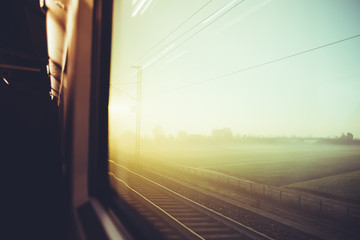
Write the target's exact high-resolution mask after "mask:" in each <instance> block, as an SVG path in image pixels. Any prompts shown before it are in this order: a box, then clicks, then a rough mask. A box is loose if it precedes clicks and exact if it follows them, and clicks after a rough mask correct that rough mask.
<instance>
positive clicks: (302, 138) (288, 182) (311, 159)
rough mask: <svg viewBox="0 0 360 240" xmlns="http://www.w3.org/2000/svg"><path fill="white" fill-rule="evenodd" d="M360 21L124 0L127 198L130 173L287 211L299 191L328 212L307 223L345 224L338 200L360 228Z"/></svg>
mask: <svg viewBox="0 0 360 240" xmlns="http://www.w3.org/2000/svg"><path fill="white" fill-rule="evenodd" d="M359 9H360V3H359V1H356V0H354V1H351V0H346V1H337V0H326V1H324V0H320V1H310V0H305V1H287V0H279V1H271V0H255V1H244V0H232V1H230V0H229V1H222V0H213V1H209V0H196V1H194V0H181V1H175V0H173V1H168V0H132V1H120V0H119V1H116V0H115V1H114V9H113V32H112V35H113V36H112V50H111V78H110V103H109V178H110V180H111V184H112V186H113V188H114V189H116V190H117V191H118V193H119V195H120V196H122V197H124V198H126V194H125V195H124V192H129V191H130V190H129V188H128V187H130V188H131V184H132V182H131V181H132V180H130V177H127V174H128V172H127V170H126V169H129V170H131V171H135V172H137V173H138V174H142V175H146V176H147V177H149V178H151V179H152V180H154V181H158V182H162V183H161V184H164V185H166V186H167V187H169V185H170V184H168V183H164V180H161V179H160V177H159V175H161V176H167V177H171V178H174V179H180V180H179V181H180V182H183V183H186V184H190V185H193V186H197V187H201V188H206V189H207V190H208V191H212V192H216V193H220V194H222V195H224V194H225V193H223V192H222V191H225V189H227V185H226V184H230V183H231V181H237V182H236V185H237V186H236V187H237V188H238V189H240V190H241V192H242V193H244V194H247V195H249V196H254V199H257V200H256V201H260V202H261V203H262V202H263V201H265V200H266V201H270V202H272V203H273V204H275V205H276V204H278V203H279V201H286V200H284V199H285V197H284V196H285V195H284V194H285V193H286V194H287V192H289V194H290V193H291V194H294V196H295V195H296V198H295V197H294V199H295V200H294V201H295V203H294V204H293V205H296V206H294V208H295V207H298V208H297V210H299V207H300V209H303V211H305V208H306V207H305V205H306V203H305V200H301V197H303V199H305V198H307V197H308V198H309V199H311V200H314V201H315V202H316V204H315V205H314V206H315V207H314V208H315V209H316V210H313V211H312V210H311V209H310V208H312V207H311V206H310V205H311V204H309V205H308V206H310V207H309V209H307V210H306V213H307V214H312V213H314V212H317V213H316V214H318V213H319V212H320V213H321V214H322V217H325V218H328V219H334V221H337V220H339V219H338V217H337V215H336V214H335V213H334V214H333V213H332V212H331V211H330V210H329V211H328V212H327V213H325V210H324V209H325V205H324V201H333V200H336V201H338V202H341V204H343V203H344V205H339V206H341V207H339V209H342V207H343V206H345V207H344V209H345V210H339V211H340V212H341V211H344V212H343V213H339V214H340V215H341V214H343V215H344V218H345V219H347V220H346V221H352V218H355V215H354V216H353V215H351V213H349V209H352V207H353V204H355V205H356V204H357V203H358V202H359V201H360V191H359V190H360V184H359V182H360V140H359V139H360V125H359V123H360V94H359V89H360V54H359V53H360V25H359V22H360V14H359V11H358V10H359ZM123 167H126V169H125V168H123ZM141 169H143V170H144V172H141V171H143V170H141ZM145 170H149V171H152V172H157V174H158V175H157V178H156V177H154V176H152V175H151V174H150V173H148V172H145ZM196 171H198V172H196ZM197 173H198V175H196V174H197ZM206 174H208V176H210V175H211V174H212V175H211V176H210V177H208V178H206V177H203V178H201V177H199V176H200V175H201V176H205V175H206ZM186 176H187V177H186ZM212 177H213V179H212V180H211V178H212ZM222 177H224V178H227V180H226V181H227V182H226V183H221V184H223V185H221V187H219V186H220V185H218V183H216V181H220V182H221V178H222ZM229 177H230V178H229ZM215 178H216V179H217V180H216V179H215ZM159 179H160V180H159ZM194 179H195V180H194ZM210 180H211V181H210ZM215 180H216V181H215ZM229 182H230V183H229ZM250 183H252V184H253V185H251V184H250ZM241 184H245V185H246V184H248V185H246V186H245V185H244V186H243V187H242V185H241ZM249 186H250V187H249ZM256 187H259V189H260V190H259V189H258V190H255V189H256ZM133 188H134V189H133V190H136V191H138V192H140V191H141V189H138V188H137V187H133ZM175 188H177V187H175ZM270 188H271V189H274V191H275V192H276V191H278V192H277V193H276V194H278V195H276V197H272V196H270V195H268V194H270V193H269V192H270V190H269V189H270ZM126 189H127V190H126ZM181 189H182V188H181ZM177 190H178V191H180V192H181V191H182V190H179V189H177ZM177 190H176V189H175V190H174V191H177ZM240 190H239V191H240ZM229 191H230V190H229ZM274 194H275V193H274ZM229 195H230V193H229ZM187 196H189V195H187ZM224 196H227V195H224ZM299 196H300V197H299ZM229 198H230V196H229ZM275 198H276V199H275ZM288 198H289V199H290V197H288ZM278 199H280V200H279V201H278ZM324 199H325V200H324ZM129 201H130V200H129ZM309 201H310V200H309ZM322 201H323V202H322ZM280 204H281V202H280ZM286 204H287V203H286ZM288 205H289V206H290V208H291V205H292V203H291V201H290V200H289V203H288ZM250 207H255V208H258V209H261V206H257V205H256V204H255V205H254V206H250ZM355 208H356V207H355ZM355 208H354V209H355ZM329 209H330V207H329ZM354 211H355V210H354ZM321 214H320V215H321ZM349 214H350V215H349ZM317 216H318V215H317ZM341 218H343V217H341ZM342 220H343V219H342ZM342 220H341V219H340V220H339V221H342ZM275 237H276V236H275Z"/></svg>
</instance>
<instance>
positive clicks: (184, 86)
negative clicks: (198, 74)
mask: <svg viewBox="0 0 360 240" xmlns="http://www.w3.org/2000/svg"><path fill="white" fill-rule="evenodd" d="M358 37H360V34H357V35H353V36H351V37H347V38H344V39H341V40H338V41H335V42H331V43H327V44H324V45H321V46H318V47H314V48H310V49H308V50H305V51H301V52H297V53H294V54H291V55H287V56H285V57H281V58H277V59H274V60H270V61H267V62H264V63H260V64H256V65H252V66H250V67H245V68H242V69H239V70H236V71H233V72H228V73H225V74H221V75H218V76H215V77H212V78H208V79H205V80H202V81H198V82H195V83H191V84H187V85H183V86H180V87H177V88H173V89H169V90H166V91H162V92H158V93H156V94H153V95H149V96H156V95H162V94H166V93H169V92H173V91H177V90H181V89H184V88H189V87H193V86H196V85H200V84H204V83H207V82H211V81H215V80H218V79H221V78H224V77H229V76H232V75H235V74H239V73H242V72H245V71H249V70H252V69H255V68H259V67H263V66H266V65H270V64H273V63H277V62H280V61H284V60H286V59H289V58H293V57H296V56H299V55H302V54H306V53H309V52H312V51H316V50H319V49H322V48H325V47H329V46H332V45H335V44H338V43H342V42H345V41H348V40H351V39H354V38H358Z"/></svg>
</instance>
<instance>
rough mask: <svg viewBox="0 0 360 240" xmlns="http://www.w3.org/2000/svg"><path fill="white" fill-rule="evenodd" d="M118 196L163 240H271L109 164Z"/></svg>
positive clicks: (160, 186)
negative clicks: (146, 221)
mask: <svg viewBox="0 0 360 240" xmlns="http://www.w3.org/2000/svg"><path fill="white" fill-rule="evenodd" d="M109 162H110V163H111V164H113V165H114V166H113V167H112V168H111V172H109V175H110V176H111V177H112V178H111V180H112V181H116V184H114V185H116V187H117V190H118V192H119V193H121V196H122V197H123V198H124V199H125V200H126V201H127V202H129V203H130V204H131V205H132V206H134V207H135V208H136V209H137V210H138V211H139V212H140V214H141V215H142V216H144V217H145V218H146V219H147V220H148V221H150V222H151V223H152V224H153V225H154V226H156V227H157V228H158V229H159V231H160V232H161V233H162V234H163V235H164V237H165V238H166V239H267V240H269V239H273V238H271V237H269V236H267V235H265V234H263V233H261V232H258V231H256V230H255V229H253V228H251V227H249V226H246V225H244V224H242V223H240V222H238V221H235V220H233V219H231V218H229V217H227V216H224V215H223V214H221V213H219V212H217V211H214V210H212V209H210V208H207V207H205V206H203V205H201V204H199V203H197V202H195V201H193V200H191V199H189V198H187V197H185V196H183V195H181V194H179V193H177V192H174V191H173V190H171V189H169V188H167V187H165V186H162V185H160V184H159V183H156V182H154V181H153V180H151V179H149V178H147V177H144V176H142V175H140V174H139V173H136V172H134V171H132V170H131V169H128V168H126V167H124V166H121V165H119V164H117V163H115V162H113V161H109Z"/></svg>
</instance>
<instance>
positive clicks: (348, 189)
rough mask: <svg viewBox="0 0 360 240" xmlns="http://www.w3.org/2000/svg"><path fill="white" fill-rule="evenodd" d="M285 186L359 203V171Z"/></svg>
mask: <svg viewBox="0 0 360 240" xmlns="http://www.w3.org/2000/svg"><path fill="white" fill-rule="evenodd" d="M286 187H290V188H295V189H304V190H305V191H306V190H308V191H311V192H320V193H325V194H330V195H335V196H340V197H342V198H345V199H350V200H354V201H356V202H358V203H360V171H354V172H349V173H343V174H337V175H333V176H329V177H323V178H319V179H314V180H309V181H304V182H298V183H294V184H290V185H287V186H286Z"/></svg>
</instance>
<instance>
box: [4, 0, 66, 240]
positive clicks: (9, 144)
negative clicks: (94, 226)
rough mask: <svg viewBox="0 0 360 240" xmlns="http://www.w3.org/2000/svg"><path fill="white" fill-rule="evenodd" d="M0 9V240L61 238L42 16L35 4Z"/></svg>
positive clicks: (60, 189) (55, 133)
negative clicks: (0, 221) (0, 223)
mask: <svg viewBox="0 0 360 240" xmlns="http://www.w3.org/2000/svg"><path fill="white" fill-rule="evenodd" d="M0 9H1V10H2V14H1V15H0V17H1V19H0V25H1V27H0V67H1V68H0V69H1V79H0V149H1V151H0V159H1V167H0V171H1V173H0V178H1V181H0V182H1V194H0V196H1V200H0V201H1V220H2V226H1V231H0V239H65V234H66V231H65V228H66V224H65V222H66V221H65V218H66V211H65V204H64V199H65V198H66V197H65V189H64V184H63V183H64V179H63V178H62V163H61V161H60V151H59V129H58V118H57V112H58V110H57V104H56V100H55V99H54V100H51V98H50V96H49V91H50V81H49V77H48V75H47V73H46V68H45V65H46V64H45V62H46V61H47V58H48V56H47V44H46V29H45V14H43V13H42V12H41V9H40V8H39V3H38V1H28V0H23V1H20V0H17V1H1V3H0ZM29 69H30V70H29ZM34 69H36V70H34ZM38 70H39V71H38Z"/></svg>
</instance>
